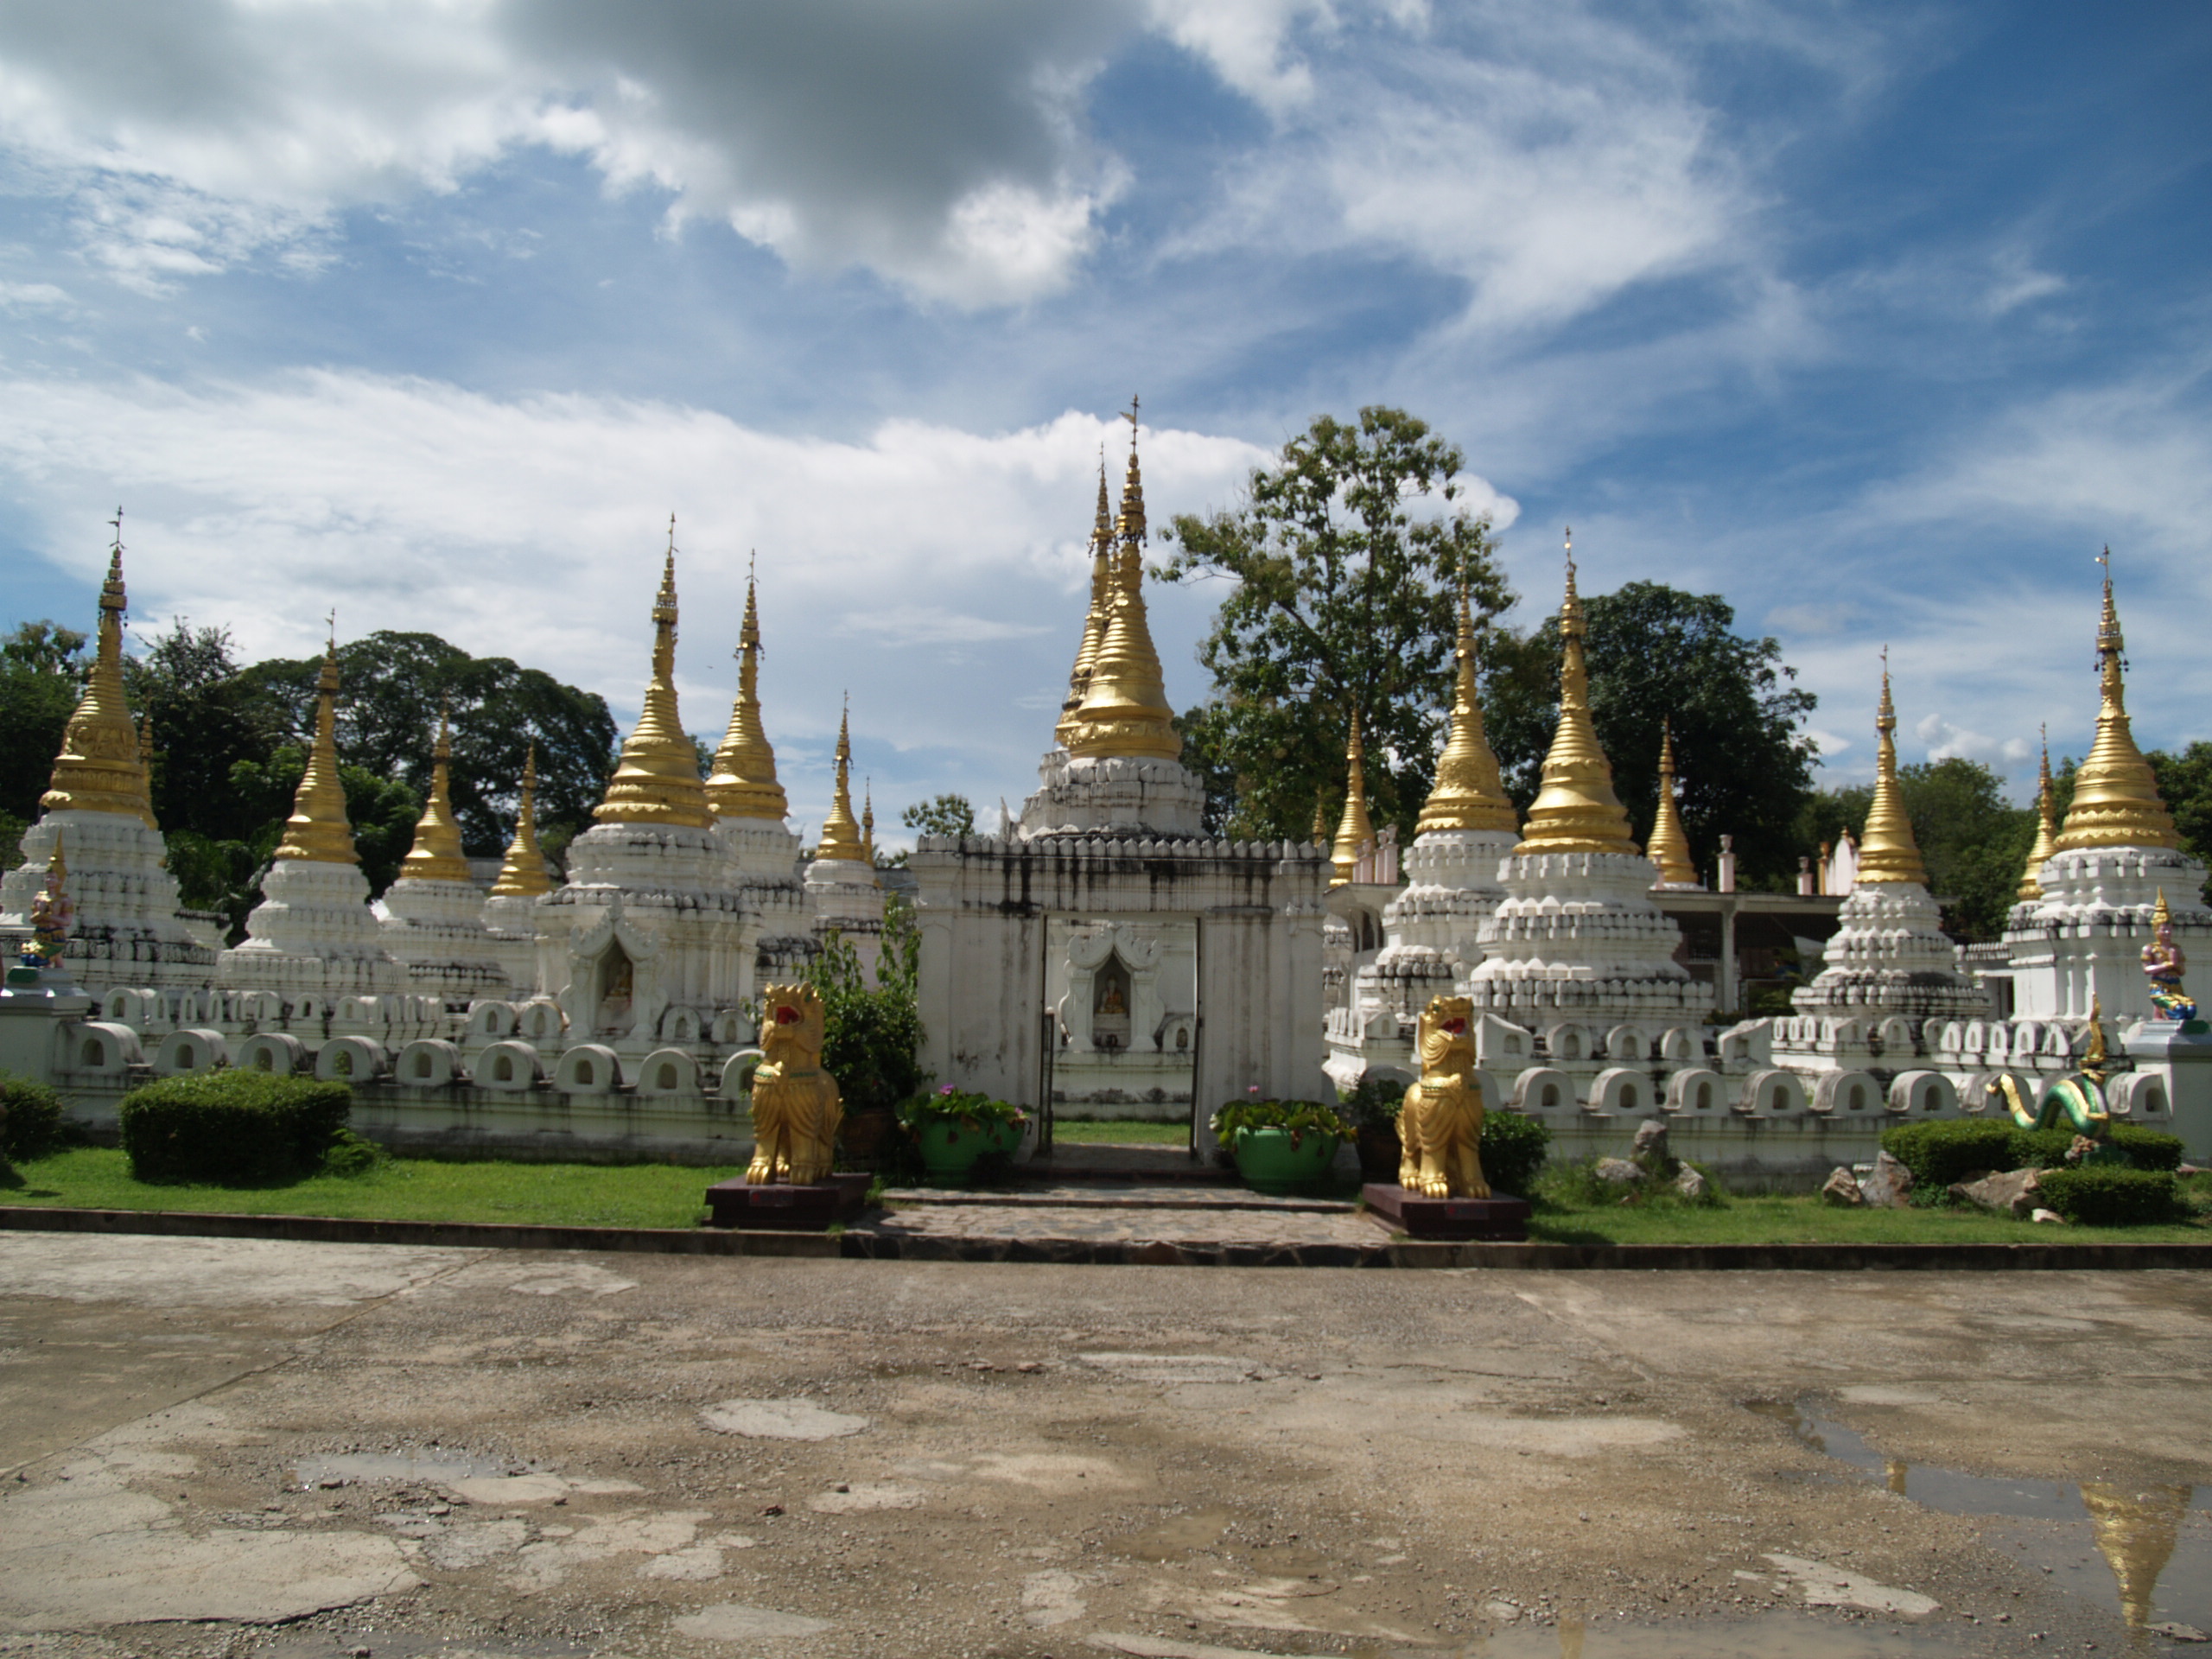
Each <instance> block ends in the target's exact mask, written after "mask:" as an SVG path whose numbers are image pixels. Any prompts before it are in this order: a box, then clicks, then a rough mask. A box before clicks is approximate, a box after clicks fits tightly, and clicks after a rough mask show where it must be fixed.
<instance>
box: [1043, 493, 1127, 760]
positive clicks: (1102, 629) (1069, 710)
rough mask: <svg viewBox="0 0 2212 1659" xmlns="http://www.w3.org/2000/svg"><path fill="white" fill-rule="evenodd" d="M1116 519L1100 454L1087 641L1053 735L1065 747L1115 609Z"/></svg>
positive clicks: (1072, 672)
mask: <svg viewBox="0 0 2212 1659" xmlns="http://www.w3.org/2000/svg"><path fill="white" fill-rule="evenodd" d="M1114 575H1115V567H1114V519H1113V514H1112V510H1111V508H1110V506H1109V504H1108V502H1107V499H1106V457H1105V455H1104V454H1103V453H1102V454H1100V455H1099V457H1098V512H1097V514H1096V518H1095V519H1094V521H1093V522H1092V524H1091V527H1090V613H1089V614H1087V615H1086V616H1084V619H1083V642H1082V644H1080V645H1077V647H1076V653H1075V666H1074V667H1073V668H1071V669H1070V670H1069V671H1068V695H1067V698H1066V700H1065V702H1062V703H1061V704H1060V719H1059V724H1058V726H1057V727H1055V728H1053V735H1054V737H1055V738H1057V739H1058V741H1059V743H1060V745H1061V746H1062V747H1066V745H1067V742H1068V741H1069V739H1070V738H1071V736H1073V735H1074V734H1075V731H1076V728H1077V724H1078V722H1077V720H1076V710H1077V709H1080V708H1082V707H1083V699H1084V694H1085V693H1086V692H1088V691H1089V690H1090V671H1091V669H1092V668H1093V667H1094V666H1095V665H1096V663H1097V661H1098V647H1099V645H1101V644H1102V643H1103V641H1104V639H1105V638H1106V619H1107V617H1108V616H1109V614H1110V613H1112V611H1113V608H1114V593H1115V587H1114Z"/></svg>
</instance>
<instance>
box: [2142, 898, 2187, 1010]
mask: <svg viewBox="0 0 2212 1659" xmlns="http://www.w3.org/2000/svg"><path fill="white" fill-rule="evenodd" d="M2151 928H2152V940H2151V943H2150V944H2146V945H2145V946H2144V947H2143V972H2144V974H2145V976H2146V977H2148V978H2149V980H2150V982H2151V1001H2152V1004H2153V1005H2154V1006H2155V1007H2157V1008H2158V1014H2159V1015H2160V1017H2161V1018H2163V1019H2167V1020H2179V1021H2182V1022H2183V1023H2186V1022H2187V1021H2189V1020H2194V1019H2196V998H2195V997H2193V996H2191V995H2190V994H2189V992H2188V991H2187V990H2185V989H2184V988H2183V986H2182V982H2181V976H2182V975H2183V973H2185V972H2187V971H2188V969H2189V958H2188V957H2186V956H2184V955H2183V954H2182V948H2181V947H2180V946H2179V945H2177V944H2175V943H2174V915H2173V912H2172V911H2171V910H2169V909H2168V908H2167V907H2166V890H2165V889H2164V887H2160V888H2159V889H2158V908H2157V909H2156V910H2154V911H2152V912H2151Z"/></svg>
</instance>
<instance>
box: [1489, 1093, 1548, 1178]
mask: <svg viewBox="0 0 2212 1659" xmlns="http://www.w3.org/2000/svg"><path fill="white" fill-rule="evenodd" d="M1551 1143H1552V1126H1551V1125H1550V1124H1548V1123H1540V1122H1537V1121H1536V1120H1535V1118H1533V1117H1523V1116H1522V1115H1521V1114H1520V1113H1518V1112H1509V1111H1507V1110H1506V1109H1504V1108H1503V1107H1502V1106H1501V1107H1497V1108H1495V1109H1491V1110H1490V1111H1487V1112H1484V1114H1483V1134H1482V1141H1481V1142H1480V1145H1479V1149H1478V1154H1477V1155H1478V1156H1479V1157H1480V1158H1481V1159H1482V1162H1483V1174H1484V1177H1485V1178H1486V1179H1488V1180H1489V1182H1490V1185H1491V1192H1504V1193H1508V1194H1510V1196H1512V1197H1514V1198H1527V1197H1528V1196H1529V1192H1530V1190H1531V1189H1532V1188H1534V1187H1535V1185H1536V1177H1537V1176H1538V1175H1539V1174H1541V1173H1542V1172H1543V1167H1544V1157H1545V1153H1546V1150H1547V1148H1548V1147H1550V1145H1551Z"/></svg>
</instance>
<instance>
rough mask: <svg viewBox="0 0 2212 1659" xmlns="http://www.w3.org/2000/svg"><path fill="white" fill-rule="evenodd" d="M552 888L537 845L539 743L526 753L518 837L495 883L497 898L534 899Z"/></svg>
mask: <svg viewBox="0 0 2212 1659" xmlns="http://www.w3.org/2000/svg"><path fill="white" fill-rule="evenodd" d="M552 890H553V880H552V878H551V877H550V876H549V875H547V874H545V855H544V854H543V852H541V851H539V850H538V846H537V743H536V742H535V741H533V742H532V743H531V745H530V747H528V748H527V749H525V750H524V752H523V762H522V800H521V802H520V803H519V804H518V805H517V807H516V809H515V838H514V839H513V840H512V841H511V842H508V843H507V855H506V857H505V859H503V860H502V861H500V864H499V880H496V881H494V882H493V884H492V897H493V898H494V899H535V898H536V897H537V895H538V894H539V893H550V892H551V891H552Z"/></svg>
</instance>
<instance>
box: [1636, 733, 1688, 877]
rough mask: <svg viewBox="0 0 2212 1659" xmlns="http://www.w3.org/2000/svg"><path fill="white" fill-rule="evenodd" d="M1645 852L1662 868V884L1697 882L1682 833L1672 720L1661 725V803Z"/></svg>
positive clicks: (1660, 873) (1653, 816) (1645, 845)
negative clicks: (1677, 794)
mask: <svg viewBox="0 0 2212 1659" xmlns="http://www.w3.org/2000/svg"><path fill="white" fill-rule="evenodd" d="M1644 853H1645V855H1646V856H1647V857H1649V859H1650V860H1651V862H1652V863H1653V864H1654V865H1655V866H1656V868H1657V869H1658V871H1659V880H1658V883H1657V885H1659V886H1660V887H1695V886H1696V885H1697V866H1696V865H1695V864H1694V863H1693V862H1691V861H1690V838H1689V837H1688V836H1686V835H1684V834H1683V833H1682V815H1681V811H1680V810H1678V809H1677V808H1676V806H1675V731H1674V728H1673V726H1672V725H1671V724H1669V723H1662V724H1661V726H1660V728H1659V806H1658V810H1656V812H1654V813H1653V814H1652V818H1651V839H1650V840H1649V842H1646V843H1645V844H1644Z"/></svg>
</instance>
